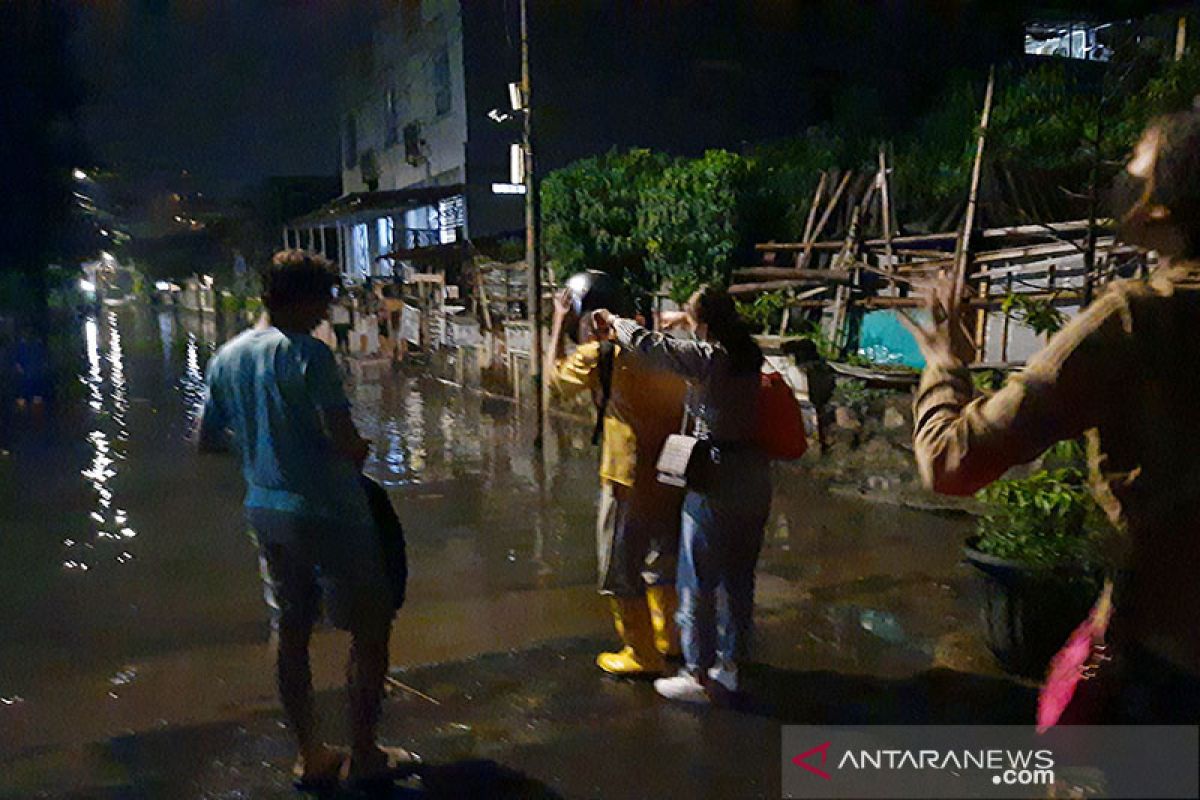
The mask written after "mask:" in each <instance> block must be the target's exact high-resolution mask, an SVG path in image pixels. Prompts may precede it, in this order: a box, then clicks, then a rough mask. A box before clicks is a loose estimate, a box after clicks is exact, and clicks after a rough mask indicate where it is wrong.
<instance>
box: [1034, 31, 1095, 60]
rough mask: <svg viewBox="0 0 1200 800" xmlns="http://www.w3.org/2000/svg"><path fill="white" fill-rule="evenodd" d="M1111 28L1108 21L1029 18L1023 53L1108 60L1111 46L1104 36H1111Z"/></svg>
mask: <svg viewBox="0 0 1200 800" xmlns="http://www.w3.org/2000/svg"><path fill="white" fill-rule="evenodd" d="M1113 31H1114V26H1113V25H1112V24H1111V23H1107V24H1103V25H1097V24H1095V23H1089V22H1031V23H1028V24H1027V25H1026V26H1025V54H1026V55H1030V56H1057V57H1059V58H1075V59H1080V60H1082V61H1108V60H1110V59H1111V58H1112V48H1111V47H1109V46H1108V44H1106V43H1105V40H1106V39H1110V38H1111V37H1112V35H1113Z"/></svg>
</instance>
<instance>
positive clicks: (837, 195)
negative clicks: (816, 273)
mask: <svg viewBox="0 0 1200 800" xmlns="http://www.w3.org/2000/svg"><path fill="white" fill-rule="evenodd" d="M853 174H854V171H853V170H848V171H847V172H846V174H845V175H843V176H842V179H841V181H839V182H838V186H837V189H836V190H835V191H834V193H833V197H831V198H830V199H829V205H827V206H826V207H825V212H824V213H823V214H821V221H820V222H818V223H817V227H816V228H814V229H813V233H812V239H816V238H817V237H818V236H820V235H821V231H823V230H825V223H827V222H829V217H830V215H832V214H833V210H834V209H835V208H837V204H838V201H839V200H841V199H842V193H843V192H844V191H846V185H847V184H849V183H850V177H851V176H852V175H853ZM812 246H813V241H812V240H811V239H810V240H809V241H808V242H806V243H805V245H804V253H803V254H802V255H801V256H800V262H799V263H798V264H796V268H797V269H804V268H805V267H807V266H808V262H809V260H810V259H811V258H812V250H813V248H812Z"/></svg>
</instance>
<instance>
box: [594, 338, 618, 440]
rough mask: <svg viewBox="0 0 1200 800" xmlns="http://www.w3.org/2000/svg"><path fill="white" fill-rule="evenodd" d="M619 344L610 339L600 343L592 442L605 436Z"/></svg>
mask: <svg viewBox="0 0 1200 800" xmlns="http://www.w3.org/2000/svg"><path fill="white" fill-rule="evenodd" d="M616 356H617V346H616V345H615V344H613V343H612V342H609V341H604V342H601V343H600V361H599V364H598V365H597V366H598V368H599V370H600V397H599V399H597V400H596V425H595V427H593V428H592V444H593V445H597V444H600V440H601V439H603V438H604V415H605V413H606V412H607V411H608V401H609V400H610V399H611V398H612V379H613V366H614V364H615V362H616Z"/></svg>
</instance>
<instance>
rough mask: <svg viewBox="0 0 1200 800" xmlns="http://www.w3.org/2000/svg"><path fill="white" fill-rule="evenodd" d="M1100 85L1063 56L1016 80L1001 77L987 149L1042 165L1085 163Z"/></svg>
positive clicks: (1008, 158)
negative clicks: (1089, 80)
mask: <svg viewBox="0 0 1200 800" xmlns="http://www.w3.org/2000/svg"><path fill="white" fill-rule="evenodd" d="M1098 102H1099V96H1098V94H1097V89H1096V87H1093V86H1091V85H1089V84H1088V83H1086V82H1085V81H1084V80H1083V79H1081V78H1080V77H1079V75H1078V71H1077V70H1071V71H1068V69H1067V65H1065V64H1063V63H1062V62H1061V61H1059V60H1054V61H1052V62H1051V63H1047V64H1043V65H1042V66H1039V67H1037V68H1035V69H1032V70H1030V71H1028V72H1026V73H1024V74H1023V75H1020V76H1018V77H1016V78H1015V80H1014V79H1012V78H1011V77H1007V79H1002V78H1001V77H997V86H996V101H995V105H994V108H993V110H992V120H991V123H990V125H991V130H990V133H991V135H990V136H989V138H988V148H989V151H990V155H991V157H992V158H998V159H1001V160H1005V161H1009V162H1013V163H1019V164H1022V165H1024V166H1029V167H1035V168H1040V169H1061V168H1069V167H1080V166H1086V164H1087V159H1088V158H1089V152H1088V150H1087V146H1086V140H1087V138H1090V137H1091V136H1092V135H1093V134H1094V133H1095V131H1094V128H1095V118H1096V105H1097V103H1098Z"/></svg>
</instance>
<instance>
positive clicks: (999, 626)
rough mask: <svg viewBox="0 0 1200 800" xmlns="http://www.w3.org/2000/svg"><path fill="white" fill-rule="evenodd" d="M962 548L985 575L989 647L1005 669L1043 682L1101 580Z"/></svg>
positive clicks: (1078, 570)
mask: <svg viewBox="0 0 1200 800" xmlns="http://www.w3.org/2000/svg"><path fill="white" fill-rule="evenodd" d="M978 542H979V537H972V538H971V539H969V540H967V543H966V545H965V546H964V548H963V550H964V552H965V554H966V559H967V561H968V562H970V564H971V565H972V566H973V567H975V568H976V569H977V570H979V571H980V573H982V575H983V584H984V603H983V614H982V616H983V624H984V631H985V635H986V639H987V645H988V648H989V649H990V650H991V651H992V653H993V654H994V655H995V656H996V659H997V660H998V661H999V662H1000V664H1001V666H1003V667H1004V669H1005V670H1007V671H1009V672H1012V673H1015V674H1018V675H1023V676H1026V677H1031V678H1042V677H1044V676H1045V674H1046V668H1047V666H1048V665H1049V663H1050V659H1051V658H1052V657H1053V656H1054V654H1055V653H1057V652H1058V650H1059V649H1060V648H1061V647H1062V646H1063V644H1064V643H1065V642H1066V641H1067V637H1068V636H1070V635H1071V631H1073V630H1075V627H1076V626H1077V625H1079V623H1080V622H1082V621H1083V619H1084V618H1085V617H1086V616H1087V614H1088V612H1089V611H1090V610H1091V608H1092V604H1093V603H1094V602H1095V600H1096V595H1097V592H1098V591H1099V586H1100V581H1099V580H1098V578H1097V576H1096V574H1095V573H1094V572H1091V571H1089V570H1087V569H1085V568H1084V567H1083V566H1081V565H1075V564H1067V565H1063V566H1061V567H1057V568H1046V567H1033V566H1030V565H1028V564H1025V563H1022V562H1020V561H1013V560H1010V559H1007V558H999V557H997V556H993V555H989V554H988V553H983V552H980V551H979V550H977V549H976V545H977V544H978Z"/></svg>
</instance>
